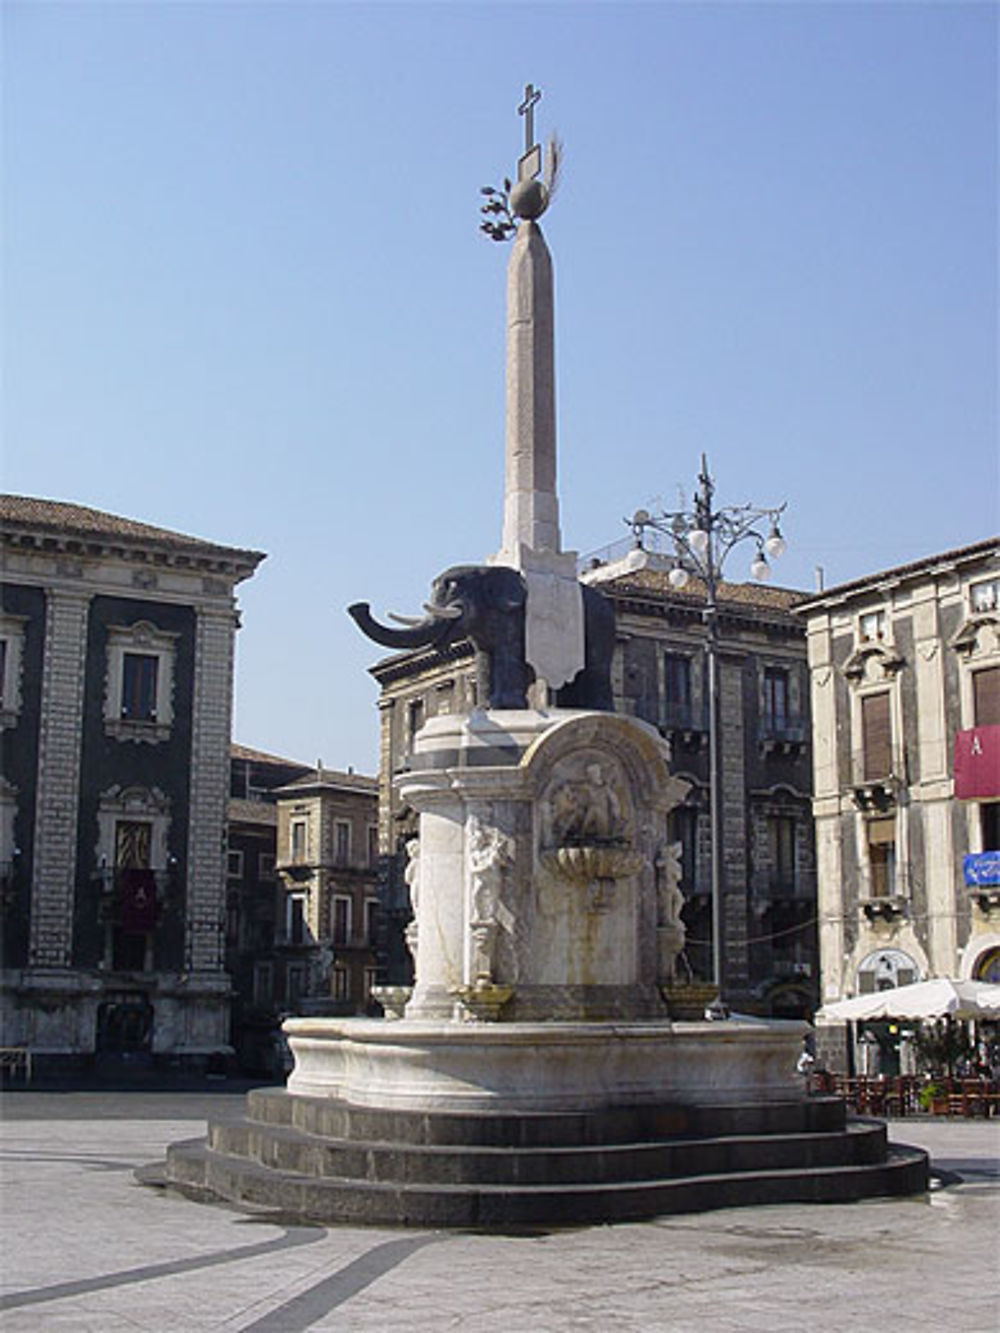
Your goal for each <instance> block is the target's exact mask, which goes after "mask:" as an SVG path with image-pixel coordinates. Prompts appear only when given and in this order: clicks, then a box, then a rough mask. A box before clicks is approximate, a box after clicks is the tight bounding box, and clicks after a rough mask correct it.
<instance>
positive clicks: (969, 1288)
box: [0, 1091, 1000, 1333]
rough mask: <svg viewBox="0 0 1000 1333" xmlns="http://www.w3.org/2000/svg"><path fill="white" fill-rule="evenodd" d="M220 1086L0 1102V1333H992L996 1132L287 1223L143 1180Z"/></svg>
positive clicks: (996, 1128)
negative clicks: (487, 1221)
mask: <svg viewBox="0 0 1000 1333" xmlns="http://www.w3.org/2000/svg"><path fill="white" fill-rule="evenodd" d="M240 1102H241V1095H236V1094H231V1093H217V1094H214V1095H204V1094H199V1093H145V1092H131V1093H120V1094H112V1093H103V1092H102V1093H95V1092H32V1091H28V1092H20V1091H19V1092H12V1093H8V1094H6V1095H5V1096H4V1097H3V1099H2V1110H3V1123H2V1126H0V1157H2V1169H3V1174H2V1185H3V1235H2V1243H3V1249H2V1254H3V1258H2V1261H0V1262H2V1295H0V1311H2V1313H0V1329H3V1330H10V1333H15V1331H17V1333H20V1331H21V1330H24V1331H25V1333H27V1331H28V1330H32V1333H34V1330H38V1329H45V1330H47V1329H53V1330H63V1329H65V1330H94V1333H98V1331H99V1333H117V1330H129V1331H130V1333H135V1331H136V1330H149V1331H150V1333H174V1331H175V1330H177V1331H179V1333H184V1331H185V1330H200V1329H233V1330H255V1333H299V1330H305V1329H317V1330H318V1329H338V1330H341V1333H343V1330H349V1333H369V1331H370V1333H394V1331H395V1330H400V1333H403V1331H404V1330H405V1333H422V1331H423V1330H428V1331H430V1330H434V1333H443V1331H444V1330H448V1329H459V1328H460V1329H462V1330H463V1333H465V1331H467V1333H480V1330H481V1331H482V1333H487V1330H488V1331H489V1333H498V1331H502V1333H563V1330H574V1333H578V1331H580V1330H592V1331H593V1333H607V1331H608V1330H613V1333H627V1331H628V1330H644V1333H648V1330H664V1331H668V1330H669V1331H670V1333H674V1330H676V1331H677V1333H686V1331H687V1330H693V1329H700V1328H704V1329H706V1330H707V1329H710V1330H712V1333H751V1331H753V1333H757V1331H758V1330H760V1331H761V1333H763V1330H770V1331H771V1333H774V1331H775V1330H778V1331H779V1333H780V1331H781V1330H786V1329H787V1330H793V1329H794V1330H799V1329H802V1328H809V1329H810V1330H827V1329H829V1330H838V1333H840V1331H841V1330H844V1329H852V1330H854V1331H855V1333H866V1330H882V1329H885V1328H906V1329H908V1330H911V1331H912V1330H923V1329H927V1330H931V1329H933V1330H938V1329H945V1328H946V1329H953V1330H961V1333H996V1329H997V1327H998V1323H1000V1320H998V1310H1000V1303H998V1276H997V1275H998V1268H1000V1240H998V1237H1000V1122H983V1121H930V1120H920V1119H917V1120H906V1121H895V1122H893V1124H892V1126H891V1135H892V1137H893V1138H894V1139H896V1140H898V1141H901V1142H904V1143H917V1144H919V1145H921V1146H923V1147H926V1148H928V1150H929V1151H930V1152H931V1154H932V1158H933V1160H934V1164H935V1166H936V1167H937V1168H938V1169H940V1170H944V1171H948V1172H955V1173H958V1174H959V1175H960V1176H961V1177H962V1179H961V1181H960V1182H957V1183H953V1184H950V1185H948V1186H947V1187H946V1188H944V1189H940V1190H936V1191H934V1192H932V1193H931V1194H930V1195H926V1196H920V1197H917V1198H913V1199H904V1200H888V1201H872V1202H867V1203H855V1204H824V1205H801V1204H792V1205H787V1206H782V1207H764V1208H745V1209H730V1210H725V1211H721V1212H716V1213H705V1214H700V1215H697V1216H683V1217H675V1218H670V1217H666V1218H662V1219H659V1220H656V1221H653V1222H643V1223H636V1224H629V1225H624V1226H615V1227H582V1228H580V1229H577V1230H563V1231H554V1232H548V1233H543V1232H538V1233H532V1234H527V1235H483V1234H475V1233H467V1232H465V1233H463V1232H458V1233H449V1232H434V1231H413V1232H411V1231H385V1230H362V1229H358V1228H350V1227H344V1228H326V1227H319V1226H317V1227H312V1226H297V1225H289V1224H287V1223H286V1222H284V1221H283V1220H282V1219H281V1218H274V1217H273V1216H268V1217H267V1218H264V1217H260V1216H254V1215H251V1214H245V1213H240V1212H236V1211H233V1210H230V1209H228V1208H224V1207H214V1206H204V1205H199V1204H195V1203H190V1202H188V1201H187V1200H185V1199H181V1198H176V1197H173V1196H170V1195H164V1194H161V1193H159V1192H156V1191H153V1190H150V1189H148V1188H146V1187H143V1186H141V1185H138V1184H137V1183H136V1182H135V1180H134V1179H133V1175H132V1172H133V1169H134V1168H135V1167H137V1166H141V1165H144V1164H146V1163H148V1162H152V1161H155V1160H157V1159H159V1158H161V1157H162V1156H163V1153H164V1150H165V1148H166V1145H167V1144H168V1143H170V1142H172V1141H174V1140H176V1139H179V1138H191V1137H195V1136H197V1135H199V1134H201V1133H202V1132H203V1128H204V1121H205V1119H206V1117H207V1115H208V1114H209V1113H213V1114H218V1113H219V1112H220V1111H222V1110H224V1109H227V1110H228V1109H230V1108H231V1109H233V1110H234V1111H235V1110H237V1109H238V1106H239V1104H240Z"/></svg>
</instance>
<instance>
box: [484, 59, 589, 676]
mask: <svg viewBox="0 0 1000 1333" xmlns="http://www.w3.org/2000/svg"><path fill="white" fill-rule="evenodd" d="M540 96H541V94H540V93H539V92H537V91H536V90H535V89H533V88H532V86H531V85H530V84H529V85H528V87H527V88H526V89H525V98H524V102H523V103H522V104H521V106H520V107H519V108H518V109H519V111H520V113H521V114H522V115H523V116H524V117H525V150H524V154H523V156H522V157H521V159H520V161H519V162H518V179H517V183H516V185H515V186H514V188H513V189H512V190H511V193H510V208H511V212H512V213H513V214H514V216H515V217H516V218H517V219H518V225H517V234H516V236H515V240H514V246H513V249H512V251H511V256H510V263H509V265H508V269H507V427H506V463H505V473H504V517H503V542H502V546H501V549H500V551H499V552H498V553H497V555H495V556H494V557H493V562H494V563H495V564H502V565H511V566H512V567H513V568H515V569H518V570H520V571H521V573H522V575H523V576H524V578H525V581H526V582H527V585H528V608H527V622H526V654H527V659H528V663H529V665H530V666H531V667H533V669H534V671H535V676H536V679H537V680H538V681H539V682H542V683H543V688H544V689H545V692H546V694H547V693H548V692H550V691H554V690H557V689H559V688H560V686H562V685H565V684H567V683H568V682H569V681H571V680H572V679H573V677H574V676H575V675H576V673H577V672H578V671H579V670H580V668H581V667H582V666H583V663H584V627H583V602H582V595H581V592H580V585H579V582H578V580H577V574H576V561H577V557H576V553H575V552H573V551H563V549H562V542H561V538H560V533H559V497H558V494H557V491H556V402H555V296H554V283H553V275H552V257H551V255H550V254H549V248H548V246H547V245H546V243H545V237H544V236H543V235H542V230H541V227H539V225H538V219H539V218H540V217H541V215H542V214H543V213H544V212H545V209H546V208H547V207H548V204H549V190H548V188H547V187H546V185H545V184H544V183H543V182H542V181H541V180H540V179H539V177H540V175H541V171H542V150H541V146H540V145H539V144H537V143H535V142H534V115H533V112H534V105H535V103H536V102H537V101H538V98H539V97H540ZM546 701H547V700H546V699H542V700H539V702H546Z"/></svg>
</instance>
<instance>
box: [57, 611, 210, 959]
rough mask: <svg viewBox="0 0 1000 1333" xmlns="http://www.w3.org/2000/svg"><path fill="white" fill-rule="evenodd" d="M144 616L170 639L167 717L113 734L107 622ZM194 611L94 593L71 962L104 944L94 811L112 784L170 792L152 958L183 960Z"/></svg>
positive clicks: (94, 952)
mask: <svg viewBox="0 0 1000 1333" xmlns="http://www.w3.org/2000/svg"><path fill="white" fill-rule="evenodd" d="M139 620H145V621H148V622H149V623H150V624H152V625H154V626H155V627H156V628H157V629H158V630H162V631H163V632H165V633H168V634H175V635H178V636H179V637H178V638H177V639H176V641H175V656H174V674H173V723H172V725H171V729H170V736H169V738H168V739H167V740H164V741H160V742H159V743H158V744H155V745H151V744H149V743H147V742H145V741H120V740H116V739H115V738H114V737H112V736H109V735H107V733H106V732H105V729H104V690H105V678H106V670H107V644H108V627H109V626H111V625H131V624H134V623H135V622H136V621H139ZM195 620H196V617H195V612H194V609H193V608H192V607H189V606H173V605H169V604H166V603H161V602H148V601H139V600H133V599H131V598H122V597H95V598H94V600H93V601H92V603H91V607H90V616H89V622H88V629H87V667H86V681H85V686H84V724H83V744H82V752H81V765H80V806H79V819H78V824H77V828H78V840H77V883H76V901H75V911H74V921H73V960H74V965H75V966H77V967H96V965H97V963H98V962H99V960H100V958H101V954H102V950H103V944H104V934H103V928H102V926H101V924H100V922H99V920H98V901H99V897H100V888H101V885H100V879H99V866H98V864H97V857H96V849H97V844H98V822H97V812H98V807H99V804H100V794H101V792H103V791H106V790H107V789H108V788H109V787H111V786H116V785H117V786H121V787H131V786H141V787H147V788H151V787H157V788H159V790H160V791H162V792H163V793H164V795H166V796H167V797H168V798H169V800H170V837H169V845H168V853H169V855H170V856H172V857H175V858H176V867H175V869H174V871H173V872H172V873H171V874H170V875H169V876H167V882H166V884H165V885H164V886H163V890H164V898H163V901H162V902H161V904H160V912H161V915H160V921H159V925H158V927H157V931H156V942H155V949H154V959H153V966H154V968H155V969H156V970H158V971H173V970H180V969H181V968H182V967H183V962H184V902H183V892H184V889H183V885H184V883H185V880H186V866H187V850H188V805H189V800H190V769H191V722H192V709H193V702H194V654H195Z"/></svg>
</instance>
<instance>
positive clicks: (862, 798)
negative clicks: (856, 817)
mask: <svg viewBox="0 0 1000 1333" xmlns="http://www.w3.org/2000/svg"><path fill="white" fill-rule="evenodd" d="M906 785H907V784H906V755H905V753H904V751H903V750H902V748H899V749H897V748H896V747H892V748H891V749H883V748H881V747H880V749H879V751H878V752H877V753H866V752H865V751H864V750H856V751H855V752H854V754H853V755H852V756H851V790H852V792H853V796H854V803H855V805H857V807H858V809H859V810H880V811H888V810H892V809H893V808H894V807H895V805H896V801H897V800H898V796H899V792H900V791H901V790H902V789H903V788H904V787H905V786H906Z"/></svg>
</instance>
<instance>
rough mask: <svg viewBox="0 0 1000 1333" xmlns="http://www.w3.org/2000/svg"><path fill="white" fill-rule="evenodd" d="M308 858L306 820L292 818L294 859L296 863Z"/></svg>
mask: <svg viewBox="0 0 1000 1333" xmlns="http://www.w3.org/2000/svg"><path fill="white" fill-rule="evenodd" d="M305 859H306V821H305V820H304V819H293V820H292V860H293V861H294V862H296V864H298V863H301V862H302V861H304V860H305Z"/></svg>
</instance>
